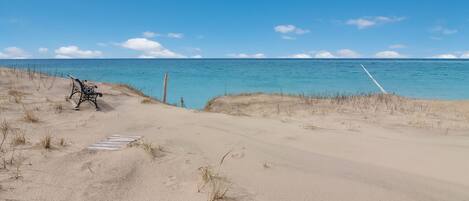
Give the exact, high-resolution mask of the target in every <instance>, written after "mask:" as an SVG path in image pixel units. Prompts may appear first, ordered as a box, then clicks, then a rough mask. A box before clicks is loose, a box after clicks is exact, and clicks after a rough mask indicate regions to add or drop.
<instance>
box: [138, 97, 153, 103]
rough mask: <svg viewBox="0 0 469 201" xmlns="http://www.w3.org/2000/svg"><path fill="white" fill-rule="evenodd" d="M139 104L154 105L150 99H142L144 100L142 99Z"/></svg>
mask: <svg viewBox="0 0 469 201" xmlns="http://www.w3.org/2000/svg"><path fill="white" fill-rule="evenodd" d="M140 103H142V104H154V103H155V100H153V99H151V98H144V99H142V101H140Z"/></svg>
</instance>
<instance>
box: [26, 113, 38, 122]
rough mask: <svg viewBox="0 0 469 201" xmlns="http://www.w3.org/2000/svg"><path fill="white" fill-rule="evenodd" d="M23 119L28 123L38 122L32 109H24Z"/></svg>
mask: <svg viewBox="0 0 469 201" xmlns="http://www.w3.org/2000/svg"><path fill="white" fill-rule="evenodd" d="M23 119H24V120H25V121H26V122H29V123H37V122H39V118H38V117H37V116H36V115H35V114H34V112H33V111H32V110H24V116H23Z"/></svg>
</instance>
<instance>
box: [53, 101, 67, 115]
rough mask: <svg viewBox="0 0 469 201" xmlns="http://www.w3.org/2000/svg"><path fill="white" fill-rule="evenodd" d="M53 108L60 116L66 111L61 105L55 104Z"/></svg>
mask: <svg viewBox="0 0 469 201" xmlns="http://www.w3.org/2000/svg"><path fill="white" fill-rule="evenodd" d="M53 108H54V112H55V113H56V114H60V113H62V111H63V110H64V107H63V105H62V104H61V103H54V105H53Z"/></svg>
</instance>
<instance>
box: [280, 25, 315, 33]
mask: <svg viewBox="0 0 469 201" xmlns="http://www.w3.org/2000/svg"><path fill="white" fill-rule="evenodd" d="M274 30H275V32H279V33H282V34H289V33H293V34H298V35H302V34H306V33H309V30H307V29H301V28H299V27H296V26H295V25H291V24H287V25H277V26H275V27H274Z"/></svg>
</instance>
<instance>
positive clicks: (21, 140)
mask: <svg viewBox="0 0 469 201" xmlns="http://www.w3.org/2000/svg"><path fill="white" fill-rule="evenodd" d="M11 144H12V145H13V146H18V145H24V144H26V137H25V135H24V133H23V132H19V133H17V134H16V135H15V136H13V139H12V140H11Z"/></svg>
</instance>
